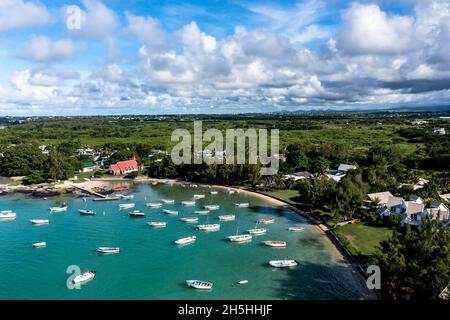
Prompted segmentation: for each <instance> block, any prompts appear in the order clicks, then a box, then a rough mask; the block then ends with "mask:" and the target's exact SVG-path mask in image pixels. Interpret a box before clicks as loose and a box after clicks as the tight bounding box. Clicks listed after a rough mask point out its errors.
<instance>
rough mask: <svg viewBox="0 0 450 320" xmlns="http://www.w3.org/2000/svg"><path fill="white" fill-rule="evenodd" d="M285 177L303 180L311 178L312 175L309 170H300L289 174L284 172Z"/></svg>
mask: <svg viewBox="0 0 450 320" xmlns="http://www.w3.org/2000/svg"><path fill="white" fill-rule="evenodd" d="M284 178H285V179H293V180H294V181H299V180H304V179H312V178H314V175H313V174H312V173H311V172H309V171H300V172H295V173H291V174H286V175H285V176H284Z"/></svg>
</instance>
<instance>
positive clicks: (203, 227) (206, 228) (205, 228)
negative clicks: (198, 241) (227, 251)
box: [197, 223, 220, 231]
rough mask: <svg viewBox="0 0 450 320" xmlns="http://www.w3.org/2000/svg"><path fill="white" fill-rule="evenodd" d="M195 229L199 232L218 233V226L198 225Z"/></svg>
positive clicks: (215, 224)
mask: <svg viewBox="0 0 450 320" xmlns="http://www.w3.org/2000/svg"><path fill="white" fill-rule="evenodd" d="M197 229H198V230H200V231H218V230H220V224H217V223H214V224H199V225H198V226H197Z"/></svg>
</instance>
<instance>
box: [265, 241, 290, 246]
mask: <svg viewBox="0 0 450 320" xmlns="http://www.w3.org/2000/svg"><path fill="white" fill-rule="evenodd" d="M264 244H265V245H266V246H268V247H276V248H285V247H286V246H287V242H286V241H274V240H267V241H264Z"/></svg>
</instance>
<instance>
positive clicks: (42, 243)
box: [32, 242, 47, 248]
mask: <svg viewBox="0 0 450 320" xmlns="http://www.w3.org/2000/svg"><path fill="white" fill-rule="evenodd" d="M46 245H47V242H36V243H33V244H32V246H33V248H43V247H45V246H46Z"/></svg>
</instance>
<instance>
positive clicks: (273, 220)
mask: <svg viewBox="0 0 450 320" xmlns="http://www.w3.org/2000/svg"><path fill="white" fill-rule="evenodd" d="M274 222H275V219H259V220H258V223H262V224H271V223H274Z"/></svg>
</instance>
